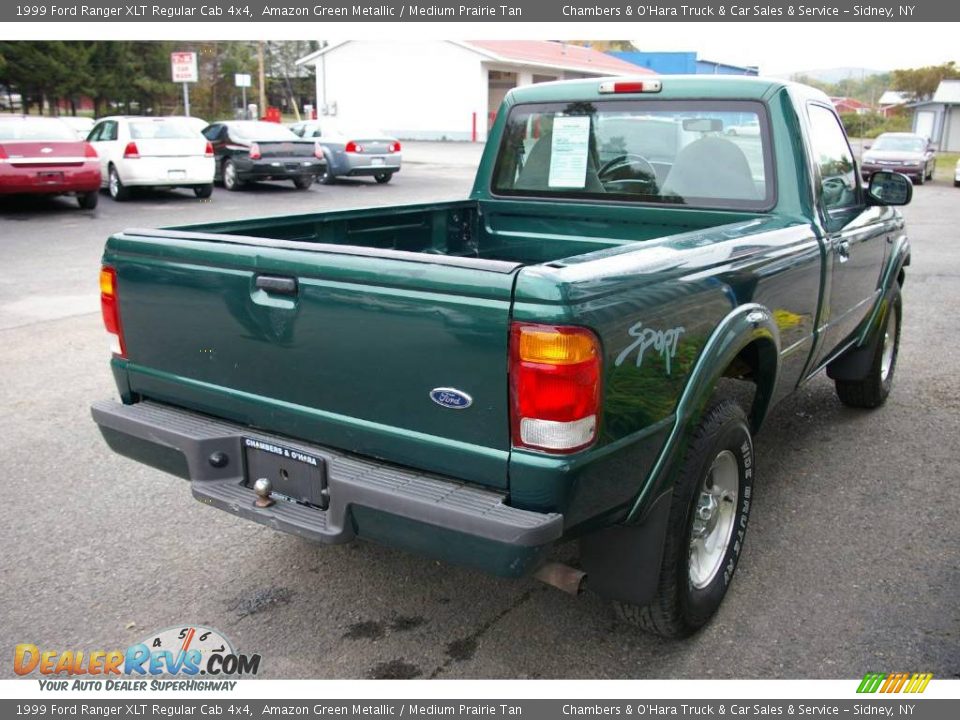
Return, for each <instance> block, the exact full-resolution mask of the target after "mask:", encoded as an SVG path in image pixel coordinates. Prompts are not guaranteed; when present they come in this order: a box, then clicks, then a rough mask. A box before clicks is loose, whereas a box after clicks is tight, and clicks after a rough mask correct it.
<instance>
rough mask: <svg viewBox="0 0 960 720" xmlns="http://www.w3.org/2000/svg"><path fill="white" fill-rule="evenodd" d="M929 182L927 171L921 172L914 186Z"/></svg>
mask: <svg viewBox="0 0 960 720" xmlns="http://www.w3.org/2000/svg"><path fill="white" fill-rule="evenodd" d="M926 181H927V171H926V170H925V169H924V170H921V171H920V174H919V175H917V179H916V180H915V181H914V183H913V184H914V185H923V184H924V183H925V182H926Z"/></svg>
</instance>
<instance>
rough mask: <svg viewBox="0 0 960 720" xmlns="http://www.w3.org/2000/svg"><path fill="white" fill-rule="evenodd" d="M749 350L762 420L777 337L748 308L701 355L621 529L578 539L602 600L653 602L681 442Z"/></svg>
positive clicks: (754, 417) (765, 314)
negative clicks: (750, 348) (753, 352)
mask: <svg viewBox="0 0 960 720" xmlns="http://www.w3.org/2000/svg"><path fill="white" fill-rule="evenodd" d="M751 344H756V347H757V352H756V355H755V359H756V365H755V366H754V367H753V374H754V377H753V378H752V379H753V380H755V382H756V385H757V391H756V393H755V396H754V401H753V408H752V411H751V424H752V425H753V426H754V428H757V427H759V426H760V423H761V422H762V421H763V418H764V416H765V415H766V412H767V409H768V408H769V404H770V398H771V397H772V396H773V390H774V387H775V385H776V378H777V373H778V371H779V360H780V334H779V330H778V328H777V324H776V321H775V319H774V317H773V315H772V314H771V312H770V311H769V310H768V309H767V308H765V307H763V306H761V305H757V304H753V303H751V304H747V305H741V306H740V307H738V308H736V309H735V310H734V311H733V312H731V313H730V314H729V315H728V316H727V317H726V318H724V320H723V321H722V322H721V323H720V325H719V326H718V327H717V328H716V330H715V331H714V332H713V334H712V335H711V336H710V339H709V340H708V341H707V344H706V345H705V346H704V349H703V351H702V352H701V353H700V356H699V358H698V359H697V362H696V364H695V365H694V367H693V371H692V373H691V377H690V381H689V382H688V383H687V386H686V388H685V389H684V391H683V393H682V394H681V396H680V401H679V403H678V404H677V412H676V415H675V418H674V422H673V426H672V428H671V430H670V434H669V435H668V437H667V440H666V442H665V443H664V445H663V448H662V449H661V450H660V455H659V456H658V457H657V460H656V462H655V463H654V465H653V469H652V470H651V471H650V474H649V476H648V477H647V480H646V482H645V483H644V486H643V489H642V490H641V491H640V494H639V495H638V496H637V498H636V500H635V501H634V505H633V508H632V509H631V511H630V514H629V515H628V517H627V520H626V522H625V523H623V524H618V525H613V526H611V527H608V528H604V529H601V530H599V531H597V532H595V533H592V534H591V535H588V536H585V537H584V538H583V539H582V540H581V545H580V559H581V564H582V565H583V568H584V569H585V570H586V571H587V575H588V578H589V583H590V587H591V588H592V589H593V590H594V591H596V592H597V593H599V594H600V595H601V596H602V597H605V598H607V599H612V600H621V601H624V602H630V603H634V604H637V605H645V604H647V603H649V602H650V601H651V600H652V599H653V597H654V595H655V593H656V588H657V582H658V578H659V574H660V564H661V561H662V557H663V544H664V540H665V538H666V532H667V525H668V522H669V517H670V508H671V505H672V503H673V485H672V484H673V482H674V480H675V475H674V473H675V469H676V468H677V467H678V462H679V460H680V459H681V453H682V451H683V446H684V440H685V438H686V437H687V436H688V435H689V432H690V431H691V429H692V428H693V427H694V425H695V423H696V422H697V419H698V418H699V417H700V415H701V414H702V413H703V410H704V408H705V407H706V404H707V402H708V401H709V400H710V398H711V396H712V395H713V392H714V389H715V387H716V384H717V382H718V381H719V380H720V378H721V377H722V376H723V374H724V372H725V371H726V370H727V368H729V367H730V364H731V363H732V362H733V361H734V360H735V359H736V358H737V356H738V355H740V353H741V352H742V351H743V350H744V348H747V347H748V346H749V345H751Z"/></svg>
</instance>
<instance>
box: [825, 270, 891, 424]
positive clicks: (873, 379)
mask: <svg viewBox="0 0 960 720" xmlns="http://www.w3.org/2000/svg"><path fill="white" fill-rule="evenodd" d="M886 303H887V307H886V310H885V312H884V317H883V323H882V325H881V328H883V329H882V331H881V335H880V337H879V338H878V339H877V343H876V345H877V347H876V350H875V352H874V354H873V359H872V360H871V362H870V370H869V372H868V373H867V375H866V376H865V377H864V378H862V379H860V380H834V384H835V385H836V388H837V397H839V398H840V402H842V403H843V404H844V405H848V406H850V407H856V408H875V407H880V406H881V405H883V403H885V402H886V400H887V397H888V396H889V395H890V389H891V388H892V387H893V376H894V372H895V371H896V369H897V356H898V355H899V353H900V326H901V324H902V320H903V314H902V303H901V301H900V286H899V285H895V286H894V289H893V291H892V292H891V293H890V295H889V296H888V297H887V300H886Z"/></svg>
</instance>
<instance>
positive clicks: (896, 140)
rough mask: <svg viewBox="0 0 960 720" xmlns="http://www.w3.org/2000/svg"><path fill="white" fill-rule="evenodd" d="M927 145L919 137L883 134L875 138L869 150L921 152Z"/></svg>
mask: <svg viewBox="0 0 960 720" xmlns="http://www.w3.org/2000/svg"><path fill="white" fill-rule="evenodd" d="M926 147H927V143H926V141H925V140H924V139H923V138H919V137H896V136H891V135H887V136H883V135H881V136H880V137H878V138H877V141H876V142H875V143H874V144H873V147H872V148H870V149H871V150H888V151H894V152H897V151H899V152H917V153H919V152H923V151H924V150H925V149H926Z"/></svg>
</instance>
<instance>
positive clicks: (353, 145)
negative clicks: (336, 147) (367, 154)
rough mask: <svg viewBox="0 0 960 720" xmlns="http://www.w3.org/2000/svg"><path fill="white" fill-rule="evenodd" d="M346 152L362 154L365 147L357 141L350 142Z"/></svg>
mask: <svg viewBox="0 0 960 720" xmlns="http://www.w3.org/2000/svg"><path fill="white" fill-rule="evenodd" d="M343 149H344V150H345V151H346V152H351V153H362V152H363V145H360V144H359V143H358V142H357V141H356V140H350V141H348V142H347V144H346V145H345V146H344V148H343Z"/></svg>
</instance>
